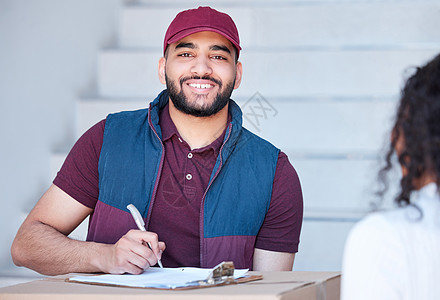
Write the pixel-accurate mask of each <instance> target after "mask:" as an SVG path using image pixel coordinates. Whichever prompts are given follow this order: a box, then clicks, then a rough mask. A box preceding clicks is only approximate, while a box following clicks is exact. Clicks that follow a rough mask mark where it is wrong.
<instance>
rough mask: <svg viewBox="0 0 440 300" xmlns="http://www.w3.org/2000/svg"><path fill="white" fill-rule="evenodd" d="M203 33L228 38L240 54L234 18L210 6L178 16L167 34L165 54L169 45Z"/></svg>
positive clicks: (164, 45)
mask: <svg viewBox="0 0 440 300" xmlns="http://www.w3.org/2000/svg"><path fill="white" fill-rule="evenodd" d="M201 31H213V32H217V33H218V34H221V35H222V36H224V37H225V38H227V39H228V40H229V41H230V42H231V43H232V44H233V45H234V46H235V48H236V50H237V57H238V55H239V54H240V50H241V47H240V38H239V37H238V30H237V27H236V26H235V23H234V21H233V20H232V18H231V17H230V16H229V15H227V14H225V13H222V12H219V11H217V10H215V9H213V8H211V7H208V6H199V8H197V9H188V10H184V11H182V12H180V13H178V14H177V16H176V17H175V18H174V20H173V21H172V22H171V24H170V26H169V27H168V30H167V32H166V33H165V39H164V44H163V52H164V54H165V50H166V49H167V47H168V45H169V44H172V43H175V42H177V41H179V40H180V39H183V38H184V37H186V36H188V35H190V34H193V33H196V32H201Z"/></svg>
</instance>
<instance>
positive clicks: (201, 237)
mask: <svg viewBox="0 0 440 300" xmlns="http://www.w3.org/2000/svg"><path fill="white" fill-rule="evenodd" d="M228 127H229V128H228V135H227V137H226V139H225V142H224V143H223V145H222V146H221V147H220V151H219V153H218V155H219V156H220V164H219V166H218V168H217V170H216V171H215V174H214V176H213V177H212V180H211V181H210V182H209V184H208V187H207V188H206V190H205V193H204V194H203V197H202V204H201V205H200V228H199V232H200V267H201V268H206V267H207V266H206V262H205V260H206V258H205V255H204V251H205V246H204V240H205V238H204V212H205V209H204V203H205V197H206V194H207V193H208V190H209V187H210V186H211V184H212V183H213V182H214V180H215V178H216V177H217V175H218V173H220V169H221V168H222V165H223V160H222V150H223V147H224V145H225V144H226V143H227V142H228V140H229V137H230V136H231V132H232V123H230V124H229V126H228Z"/></svg>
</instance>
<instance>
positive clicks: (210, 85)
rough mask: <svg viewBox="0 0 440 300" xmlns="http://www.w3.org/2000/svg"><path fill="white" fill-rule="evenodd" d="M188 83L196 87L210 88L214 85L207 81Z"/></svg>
mask: <svg viewBox="0 0 440 300" xmlns="http://www.w3.org/2000/svg"><path fill="white" fill-rule="evenodd" d="M188 85H189V86H190V87H193V88H196V89H210V88H212V87H214V86H213V85H212V84H209V83H190V84H188Z"/></svg>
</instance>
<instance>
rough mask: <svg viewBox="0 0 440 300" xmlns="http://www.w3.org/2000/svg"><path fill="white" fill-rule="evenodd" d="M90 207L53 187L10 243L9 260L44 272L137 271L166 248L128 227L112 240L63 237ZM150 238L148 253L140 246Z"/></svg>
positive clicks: (148, 236)
mask: <svg viewBox="0 0 440 300" xmlns="http://www.w3.org/2000/svg"><path fill="white" fill-rule="evenodd" d="M92 211H93V210H92V209H91V208H88V207H86V206H84V205H82V204H81V203H79V202H77V201H76V200H75V199H73V198H72V197H71V196H69V195H68V194H67V193H65V192H64V191H63V190H61V189H60V188H58V187H57V186H56V185H52V186H51V187H50V188H49V189H48V190H47V192H46V193H45V194H44V195H43V197H41V199H40V200H39V201H38V203H37V204H36V205H35V207H34V208H33V209H32V211H31V212H30V214H29V216H28V217H27V218H26V220H25V221H24V222H23V224H22V226H21V227H20V229H19V230H18V232H17V235H16V237H15V239H14V242H13V244H12V247H11V254H12V259H13V261H14V263H15V264H16V265H18V266H25V267H28V268H30V269H33V270H35V271H37V272H40V273H42V274H47V275H56V274H65V273H71V272H105V273H114V274H122V273H126V272H127V273H132V274H139V273H141V272H142V271H143V270H144V269H145V268H147V267H149V266H151V265H155V264H156V263H157V257H159V258H160V257H161V251H163V250H164V249H165V244H164V243H163V242H158V238H157V235H156V234H155V233H152V232H142V231H139V230H131V231H129V232H128V233H127V234H126V235H125V236H123V237H122V238H121V239H120V240H119V241H118V242H117V243H116V244H114V245H107V244H100V243H94V242H84V241H76V240H72V239H70V238H68V237H67V235H69V234H70V232H72V230H73V229H75V228H76V227H77V226H78V225H79V224H80V223H81V222H82V221H83V220H84V219H85V218H86V217H87V216H88V215H90V214H91V213H92ZM146 242H150V243H151V245H152V249H153V250H152V251H151V250H150V249H149V248H148V247H147V246H146V245H145V243H146Z"/></svg>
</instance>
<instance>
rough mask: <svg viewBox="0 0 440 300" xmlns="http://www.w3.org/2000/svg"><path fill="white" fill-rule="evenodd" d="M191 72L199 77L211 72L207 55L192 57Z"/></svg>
mask: <svg viewBox="0 0 440 300" xmlns="http://www.w3.org/2000/svg"><path fill="white" fill-rule="evenodd" d="M191 73H193V74H194V75H198V76H200V77H202V76H205V75H210V74H211V73H212V68H211V64H210V61H209V57H204V56H198V57H197V58H196V59H194V60H193V65H192V67H191Z"/></svg>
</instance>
